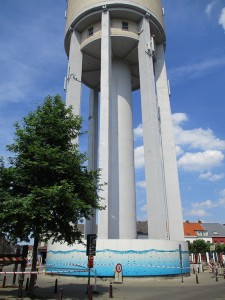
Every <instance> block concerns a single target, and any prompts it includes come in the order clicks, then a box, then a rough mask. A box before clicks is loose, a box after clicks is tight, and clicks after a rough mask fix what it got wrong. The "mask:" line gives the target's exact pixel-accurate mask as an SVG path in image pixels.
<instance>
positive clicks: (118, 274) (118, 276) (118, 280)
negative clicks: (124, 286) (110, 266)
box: [115, 263, 123, 283]
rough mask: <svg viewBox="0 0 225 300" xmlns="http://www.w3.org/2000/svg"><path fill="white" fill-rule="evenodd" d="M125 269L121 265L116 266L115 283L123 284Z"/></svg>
mask: <svg viewBox="0 0 225 300" xmlns="http://www.w3.org/2000/svg"><path fill="white" fill-rule="evenodd" d="M122 275H123V267H122V265H121V264H120V263H118V264H117V265H116V268H115V282H116V283H122V282H123V276H122Z"/></svg>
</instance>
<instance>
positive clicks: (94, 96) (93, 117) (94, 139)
mask: <svg viewBox="0 0 225 300" xmlns="http://www.w3.org/2000/svg"><path fill="white" fill-rule="evenodd" d="M97 167H98V91H97V90H93V89H90V98H89V118H88V169H89V170H94V171H96V170H97ZM93 233H97V231H96V211H94V212H93V216H90V220H86V222H85V237H86V236H87V234H93Z"/></svg>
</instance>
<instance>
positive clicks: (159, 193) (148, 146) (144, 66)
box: [138, 17, 168, 239]
mask: <svg viewBox="0 0 225 300" xmlns="http://www.w3.org/2000/svg"><path fill="white" fill-rule="evenodd" d="M139 32H141V33H140V36H139V44H138V57H139V73H140V90H141V106H142V125H143V141H144V160H145V180H146V197H147V213H148V236H149V238H151V239H168V228H167V211H166V194H165V184H164V172H163V162H162V149H161V136H160V121H159V120H158V105H157V98H156V91H155V77H154V70H153V57H152V53H151V51H149V50H148V45H149V42H150V41H151V34H150V23H149V19H148V17H144V18H143V19H142V20H141V21H140V24H139Z"/></svg>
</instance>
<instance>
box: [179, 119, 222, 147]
mask: <svg viewBox="0 0 225 300" xmlns="http://www.w3.org/2000/svg"><path fill="white" fill-rule="evenodd" d="M187 120H188V117H187V116H186V114H184V113H179V114H174V115H173V124H174V137H175V143H176V145H182V146H187V147H189V148H192V149H193V148H194V149H202V150H225V140H221V139H219V138H217V137H216V136H215V135H214V133H213V131H212V130H211V129H209V128H208V129H203V128H195V129H191V130H185V129H183V128H182V127H181V126H179V124H181V123H182V122H185V121H187Z"/></svg>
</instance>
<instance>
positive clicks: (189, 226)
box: [183, 221, 205, 236]
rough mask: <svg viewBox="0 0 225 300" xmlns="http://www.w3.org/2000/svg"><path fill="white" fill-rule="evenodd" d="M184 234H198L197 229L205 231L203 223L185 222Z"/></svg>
mask: <svg viewBox="0 0 225 300" xmlns="http://www.w3.org/2000/svg"><path fill="white" fill-rule="evenodd" d="M183 225H184V236H198V235H197V233H196V231H205V229H204V227H203V226H202V223H200V222H197V223H191V222H188V221H186V222H184V223H183Z"/></svg>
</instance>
